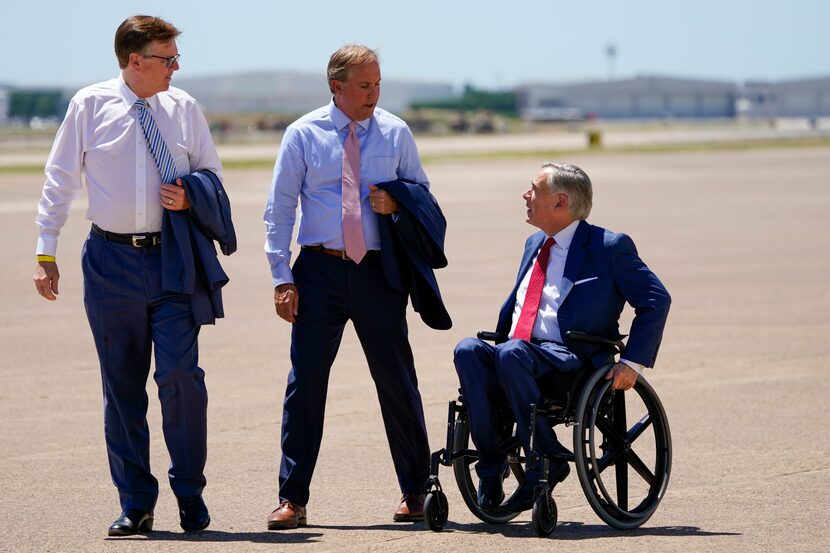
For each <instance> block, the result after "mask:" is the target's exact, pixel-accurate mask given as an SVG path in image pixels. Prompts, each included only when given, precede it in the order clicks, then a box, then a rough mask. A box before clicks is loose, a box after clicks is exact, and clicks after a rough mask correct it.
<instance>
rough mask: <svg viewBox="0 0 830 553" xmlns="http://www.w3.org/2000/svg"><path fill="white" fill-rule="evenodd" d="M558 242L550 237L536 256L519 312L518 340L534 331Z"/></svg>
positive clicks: (515, 334)
mask: <svg viewBox="0 0 830 553" xmlns="http://www.w3.org/2000/svg"><path fill="white" fill-rule="evenodd" d="M555 243H556V241H555V240H554V239H553V238H548V239H547V240H545V243H544V244H542V249H541V250H539V255H538V256H536V263H534V264H533V272H532V273H530V283H529V284H528V285H527V292H526V293H525V301H524V303H522V312H521V313H520V314H519V322H518V323H516V330H515V331H514V332H513V338H514V339H516V340H530V336H531V334H532V333H533V325H534V324H536V314H537V313H538V312H539V303H540V302H541V301H542V288H544V287H545V274H546V273H547V272H548V259H550V249H551V247H552V246H553V245H554V244H555Z"/></svg>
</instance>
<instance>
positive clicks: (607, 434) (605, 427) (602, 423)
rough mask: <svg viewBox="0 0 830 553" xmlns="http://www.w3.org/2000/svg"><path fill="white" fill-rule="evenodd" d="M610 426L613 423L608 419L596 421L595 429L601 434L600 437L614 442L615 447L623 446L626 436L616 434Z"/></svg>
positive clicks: (619, 433) (615, 430)
mask: <svg viewBox="0 0 830 553" xmlns="http://www.w3.org/2000/svg"><path fill="white" fill-rule="evenodd" d="M612 424H613V422H612V421H610V420H608V419H605V418H602V419H600V418H598V419H597V428H598V429H599V430H600V432H602V435H603V437H604V438H605V439H606V440H609V441H612V442H614V445H615V446H618V445H623V444H625V440H626V434H623V433H622V432H618V431H617V429H616V428H615V427H614V426H612Z"/></svg>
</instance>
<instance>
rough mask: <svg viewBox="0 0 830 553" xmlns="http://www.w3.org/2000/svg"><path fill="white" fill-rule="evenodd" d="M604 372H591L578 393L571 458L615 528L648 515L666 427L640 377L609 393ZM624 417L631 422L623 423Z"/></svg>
mask: <svg viewBox="0 0 830 553" xmlns="http://www.w3.org/2000/svg"><path fill="white" fill-rule="evenodd" d="M606 372H607V371H605V370H600V371H597V372H595V373H594V374H593V375H591V377H590V378H589V379H588V382H586V384H585V387H584V388H583V390H582V393H581V395H580V399H579V405H578V407H577V411H576V424H575V425H574V457H575V459H574V460H575V464H576V472H577V475H578V476H579V483H580V485H581V486H582V490H583V491H584V492H585V497H586V499H587V500H588V503H589V504H590V505H591V508H592V509H593V510H594V512H595V513H596V514H597V516H599V518H601V519H602V520H603V521H605V522H606V523H607V524H608V525H610V526H612V527H614V528H616V529H618V530H629V529H632V528H637V527H639V526H642V525H643V524H644V523H645V522H646V521H647V520H648V519H649V518H650V517H651V515H652V514H654V511H655V510H656V509H657V506H658V505H659V504H660V501H661V499H662V498H663V495H664V494H665V492H666V488H667V486H668V482H669V476H670V474H671V432H670V431H669V423H668V419H667V418H666V412H665V410H664V409H663V405H662V403H660V399H659V398H658V397H657V394H656V393H655V392H654V389H653V388H652V387H651V385H649V383H648V382H646V380H645V379H644V378H642V377H640V378H638V379H637V383H636V384H635V385H634V388H632V390H631V391H630V392H620V391H616V392H615V391H613V390H611V389H610V386H611V381H610V380H605V374H606ZM632 415H633V417H632ZM629 420H634V421H636V422H635V423H634V424H632V425H631V426H629V424H628V421H629ZM611 468H613V469H614V470H606V469H611ZM629 469H631V470H629ZM632 505H633V506H632Z"/></svg>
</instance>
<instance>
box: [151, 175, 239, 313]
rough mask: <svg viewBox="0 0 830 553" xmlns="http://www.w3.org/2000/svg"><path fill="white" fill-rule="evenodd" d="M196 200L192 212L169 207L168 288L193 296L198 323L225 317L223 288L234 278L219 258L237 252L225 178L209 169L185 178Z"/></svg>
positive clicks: (165, 232) (164, 251)
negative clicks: (217, 254)
mask: <svg viewBox="0 0 830 553" xmlns="http://www.w3.org/2000/svg"><path fill="white" fill-rule="evenodd" d="M181 179H182V186H183V187H184V189H185V193H186V194H187V199H188V200H189V201H190V209H189V210H186V211H170V210H167V209H165V210H164V213H163V214H162V223H161V263H162V275H161V285H162V289H164V290H168V291H171V292H177V293H180V294H188V295H190V303H191V308H192V310H193V318H194V320H195V322H196V324H198V325H202V324H213V323H214V322H215V321H216V319H217V318H221V317H224V316H225V313H224V308H223V306H222V286H224V285H225V284H227V283H228V280H229V279H228V275H227V274H225V271H224V270H223V269H222V265H220V263H219V259H218V258H217V256H216V248H215V247H214V246H213V241H214V240H215V241H217V242H218V243H219V246H220V248H221V249H222V253H224V254H225V255H230V254H232V253H233V252H235V251H236V232H235V230H234V228H233V221H232V220H231V204H230V201H229V200H228V196H227V194H226V193H225V188H224V187H223V186H222V182H221V181H220V180H219V178H218V177H217V176H216V175H215V174H213V172H211V171H208V170H207V169H204V170H199V171H196V172H194V173H191V174H189V175H185V176H183V177H181Z"/></svg>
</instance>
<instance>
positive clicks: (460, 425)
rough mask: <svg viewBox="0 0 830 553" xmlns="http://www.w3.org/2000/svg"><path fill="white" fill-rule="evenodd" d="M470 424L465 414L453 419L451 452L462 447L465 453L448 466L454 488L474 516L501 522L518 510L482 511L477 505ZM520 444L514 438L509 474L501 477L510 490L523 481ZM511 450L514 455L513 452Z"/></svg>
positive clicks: (474, 453)
mask: <svg viewBox="0 0 830 553" xmlns="http://www.w3.org/2000/svg"><path fill="white" fill-rule="evenodd" d="M470 442H471V440H470V427H469V424H468V422H467V414H466V413H461V414H459V416H458V418H457V419H456V421H455V427H454V428H453V446H452V447H453V452H457V451H466V452H467V453H468V454H467V455H464V456H461V457H459V458H458V459H456V460H455V461H453V462H452V470H453V473H455V482H456V484H457V485H458V491H459V492H461V497H462V498H463V499H464V503H466V504H467V508H468V509H470V512H472V513H473V514H474V515H475V516H476V517H477V518H478V519H480V520H483V521H484V522H487V523H489V524H504V523H505V522H508V521H511V520H513V519H514V518H516V517H517V516H518V515H519V513H512V512H509V511H499V512H494V511H485V510H484V509H482V508H481V507H479V505H478V489H477V484H476V482H478V478H475V479H474V478H473V473H474V471H475V469H474V467H473V465H474V464H475V463H476V461H478V455H477V454H476V452H475V450H473V449H472V444H471V443H470ZM519 450H520V446H519V445H518V440H516V446H515V448H513V450H512V451H511V455H510V456H509V459H510V460H509V461H508V465H509V470H510V474H509V475H508V476H507V478H506V479H505V490H509V491H511V492H512V491H513V490H512V489H510V488H513V489H515V488H518V487H519V485H520V484H521V483H522V481H524V468H523V466H522V462H523V460H520V458H519V457H518V452H519ZM514 454H515V455H514Z"/></svg>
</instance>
